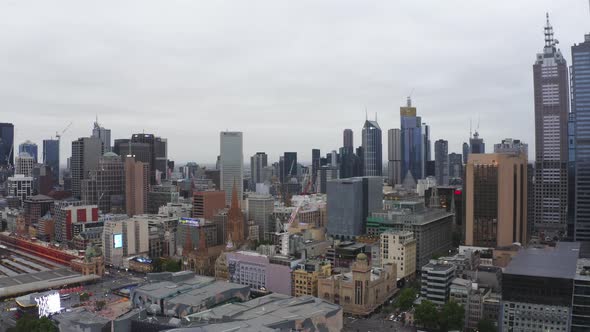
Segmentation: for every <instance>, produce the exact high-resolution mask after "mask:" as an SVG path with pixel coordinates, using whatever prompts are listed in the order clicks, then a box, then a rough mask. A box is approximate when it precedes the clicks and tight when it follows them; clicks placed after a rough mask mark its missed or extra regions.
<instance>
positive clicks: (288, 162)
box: [283, 152, 297, 183]
mask: <svg viewBox="0 0 590 332" xmlns="http://www.w3.org/2000/svg"><path fill="white" fill-rule="evenodd" d="M283 160H284V164H283V167H285V169H284V170H283V176H284V179H283V183H287V182H289V181H290V180H291V178H292V177H296V176H297V152H285V153H284V154H283Z"/></svg>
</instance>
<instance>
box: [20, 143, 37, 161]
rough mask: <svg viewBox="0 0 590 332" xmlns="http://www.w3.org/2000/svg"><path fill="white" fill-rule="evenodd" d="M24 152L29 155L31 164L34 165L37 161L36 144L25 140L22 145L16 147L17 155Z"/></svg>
mask: <svg viewBox="0 0 590 332" xmlns="http://www.w3.org/2000/svg"><path fill="white" fill-rule="evenodd" d="M23 152H26V153H28V154H29V156H31V157H32V158H33V163H34V164H36V163H37V162H38V161H37V156H38V153H37V152H38V149H37V144H35V143H33V142H31V141H29V140H26V141H25V142H24V143H21V144H20V145H19V146H18V154H19V155H20V154H21V153H23Z"/></svg>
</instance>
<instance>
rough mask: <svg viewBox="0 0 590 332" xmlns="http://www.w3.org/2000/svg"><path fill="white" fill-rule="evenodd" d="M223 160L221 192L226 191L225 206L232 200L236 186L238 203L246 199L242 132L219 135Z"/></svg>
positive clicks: (224, 132)
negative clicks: (243, 198)
mask: <svg viewBox="0 0 590 332" xmlns="http://www.w3.org/2000/svg"><path fill="white" fill-rule="evenodd" d="M219 138H220V151H221V153H220V154H221V158H220V161H219V167H220V169H221V190H223V191H225V205H226V206H229V205H230V204H231V200H232V197H231V196H232V190H233V188H234V185H235V186H236V190H237V195H238V203H239V202H241V201H242V197H244V196H243V195H244V154H243V152H242V150H243V141H242V132H238V131H222V132H221V133H220V134H219Z"/></svg>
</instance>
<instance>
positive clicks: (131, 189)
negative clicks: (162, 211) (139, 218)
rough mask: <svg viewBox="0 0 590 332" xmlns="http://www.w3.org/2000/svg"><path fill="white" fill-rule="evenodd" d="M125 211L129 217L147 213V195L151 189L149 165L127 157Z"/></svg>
mask: <svg viewBox="0 0 590 332" xmlns="http://www.w3.org/2000/svg"><path fill="white" fill-rule="evenodd" d="M124 165H125V166H124V167H125V210H126V212H127V215H128V216H134V215H137V214H144V213H146V212H147V195H148V191H149V188H150V180H149V165H148V164H147V163H144V162H141V161H136V160H135V158H134V157H133V156H127V157H125V164H124Z"/></svg>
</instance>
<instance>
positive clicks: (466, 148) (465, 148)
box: [463, 142, 471, 165]
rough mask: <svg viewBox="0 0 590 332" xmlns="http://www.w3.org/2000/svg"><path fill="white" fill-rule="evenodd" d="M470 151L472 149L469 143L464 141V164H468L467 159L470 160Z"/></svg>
mask: <svg viewBox="0 0 590 332" xmlns="http://www.w3.org/2000/svg"><path fill="white" fill-rule="evenodd" d="M469 151H471V148H470V147H469V143H467V142H463V165H465V164H467V161H468V160H469Z"/></svg>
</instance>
